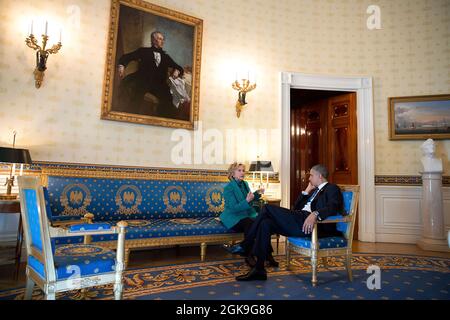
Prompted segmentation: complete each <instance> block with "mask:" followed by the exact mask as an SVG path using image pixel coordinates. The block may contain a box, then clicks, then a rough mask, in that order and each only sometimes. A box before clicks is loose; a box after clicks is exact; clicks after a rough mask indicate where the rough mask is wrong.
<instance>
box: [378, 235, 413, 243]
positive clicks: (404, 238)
mask: <svg viewBox="0 0 450 320" xmlns="http://www.w3.org/2000/svg"><path fill="white" fill-rule="evenodd" d="M419 239H420V235H415V234H389V233H377V235H376V242H391V243H407V244H416V243H417V241H419Z"/></svg>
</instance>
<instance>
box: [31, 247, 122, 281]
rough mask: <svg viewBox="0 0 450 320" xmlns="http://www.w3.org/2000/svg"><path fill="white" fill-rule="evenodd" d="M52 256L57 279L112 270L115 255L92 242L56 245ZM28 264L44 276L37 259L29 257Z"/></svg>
mask: <svg viewBox="0 0 450 320" xmlns="http://www.w3.org/2000/svg"><path fill="white" fill-rule="evenodd" d="M53 258H54V263H55V269H56V279H57V280H63V279H67V278H69V277H71V276H73V277H74V278H78V277H80V276H82V277H86V276H94V275H97V274H101V273H106V272H114V271H115V265H116V255H115V253H114V252H113V251H111V250H109V249H106V248H103V247H100V246H97V245H93V244H69V245H60V246H56V250H55V255H54V257H53ZM29 264H30V266H31V267H32V268H33V269H34V270H35V271H37V272H38V273H39V274H40V275H41V276H42V277H43V278H45V275H44V266H43V265H42V264H41V263H40V262H39V261H38V260H37V259H34V258H32V257H30V259H29Z"/></svg>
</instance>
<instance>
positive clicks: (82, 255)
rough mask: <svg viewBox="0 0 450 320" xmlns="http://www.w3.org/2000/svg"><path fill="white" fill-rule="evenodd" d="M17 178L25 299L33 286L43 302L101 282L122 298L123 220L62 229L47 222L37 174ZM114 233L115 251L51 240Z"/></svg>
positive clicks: (29, 296) (29, 297) (117, 297)
mask: <svg viewBox="0 0 450 320" xmlns="http://www.w3.org/2000/svg"><path fill="white" fill-rule="evenodd" d="M18 181H19V193H20V205H21V215H22V220H23V225H24V235H25V242H26V246H27V267H26V275H27V284H26V291H25V297H24V298H25V299H31V297H32V291H33V288H34V286H35V285H37V286H38V287H39V288H40V289H41V290H42V291H43V292H44V294H45V298H46V299H47V300H55V298H56V293H57V292H63V291H68V290H74V289H84V288H87V287H92V286H100V285H105V284H113V285H114V289H113V290H114V297H115V299H116V300H120V299H121V297H122V288H123V283H122V273H123V270H124V267H125V264H124V248H125V229H126V227H127V223H126V222H125V221H120V222H119V223H117V226H114V227H113V226H111V225H109V224H104V223H103V224H101V223H100V224H75V225H72V226H70V225H69V226H67V227H66V228H61V227H60V228H56V227H53V226H51V225H50V222H49V220H48V218H47V212H46V205H45V196H44V190H43V188H42V186H41V185H40V183H39V178H38V177H32V176H21V177H19V178H18ZM104 234H117V235H118V240H117V250H116V252H113V251H112V250H109V249H106V248H103V247H101V246H97V245H91V244H86V243H85V244H69V245H62V246H55V244H54V241H53V238H56V237H73V236H80V235H82V236H86V237H89V236H91V235H104Z"/></svg>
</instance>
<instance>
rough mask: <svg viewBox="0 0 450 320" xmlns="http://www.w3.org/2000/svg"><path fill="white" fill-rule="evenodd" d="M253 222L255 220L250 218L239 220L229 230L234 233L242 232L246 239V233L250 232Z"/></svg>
mask: <svg viewBox="0 0 450 320" xmlns="http://www.w3.org/2000/svg"><path fill="white" fill-rule="evenodd" d="M254 221H255V219H252V218H244V219H242V220H240V221H239V222H238V223H236V224H235V225H234V226H233V227H232V228H231V230H233V231H235V232H243V233H244V237H245V238H247V235H248V232H249V231H250V228H251V226H252V224H253V222H254Z"/></svg>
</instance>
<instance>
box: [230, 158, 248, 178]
mask: <svg viewBox="0 0 450 320" xmlns="http://www.w3.org/2000/svg"><path fill="white" fill-rule="evenodd" d="M240 166H243V167H244V171H245V164H243V163H238V162H233V163H232V164H230V166H229V167H228V179H229V180H231V179H232V178H233V174H234V171H235V170H236V169H237V168H239V167H240Z"/></svg>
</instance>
